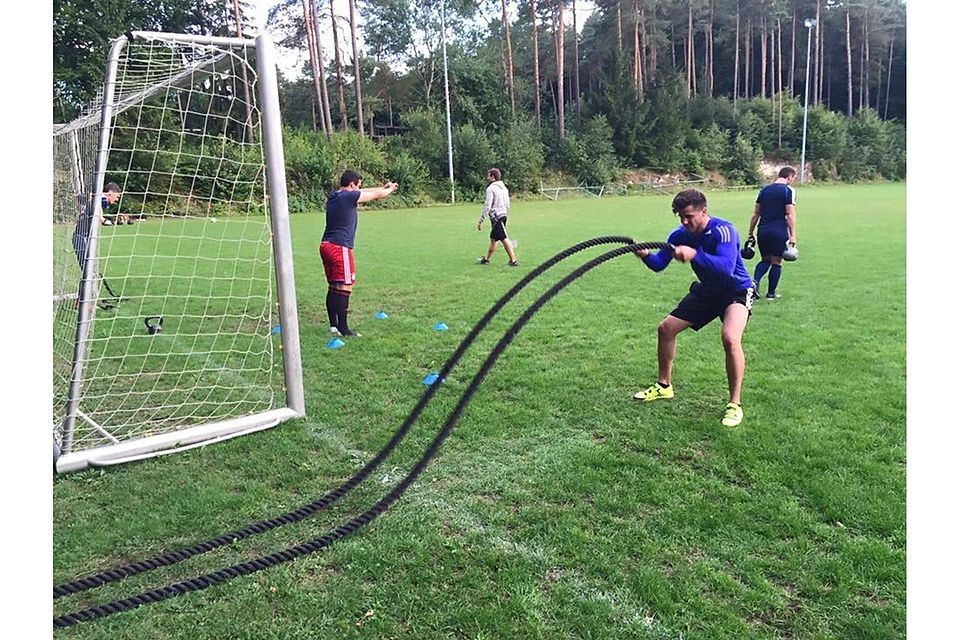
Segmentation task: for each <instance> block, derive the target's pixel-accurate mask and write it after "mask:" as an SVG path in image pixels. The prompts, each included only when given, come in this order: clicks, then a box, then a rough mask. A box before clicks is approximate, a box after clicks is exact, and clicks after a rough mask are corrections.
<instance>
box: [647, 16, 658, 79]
mask: <svg viewBox="0 0 960 640" xmlns="http://www.w3.org/2000/svg"><path fill="white" fill-rule="evenodd" d="M652 9H653V11H652V12H651V14H650V40H649V51H650V64H649V65H648V66H647V77H648V78H651V79H653V78H655V77H656V75H657V6H656V5H654V6H653V7H652ZM644 23H646V21H644Z"/></svg>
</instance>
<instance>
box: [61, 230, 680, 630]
mask: <svg viewBox="0 0 960 640" xmlns="http://www.w3.org/2000/svg"><path fill="white" fill-rule="evenodd" d="M668 246H669V245H667V244H666V243H663V242H642V243H634V244H630V245H627V246H624V247H619V248H617V249H614V250H612V251H609V252H607V253H604V254H603V255H601V256H598V257H596V258H594V259H593V260H590V261H589V262H586V263H585V264H583V265H581V266H580V267H579V268H578V269H576V270H575V271H573V272H571V273H570V274H568V275H567V276H566V277H565V278H563V279H562V280H561V281H560V282H558V283H557V284H555V285H554V286H553V287H551V288H550V289H549V290H548V291H547V292H546V293H544V294H543V295H542V296H540V297H539V298H538V299H537V300H536V301H535V302H534V303H533V304H531V305H530V307H528V308H527V310H526V311H525V312H524V313H523V315H522V316H521V317H520V318H519V319H518V320H517V321H516V322H514V323H513V325H511V326H510V328H509V329H508V330H507V331H506V333H504V335H503V337H502V338H501V339H500V341H499V342H498V343H497V345H496V346H495V347H494V348H493V350H492V351H491V352H490V355H489V356H487V359H486V360H485V361H484V362H483V364H482V365H481V367H480V370H479V371H478V372H477V373H476V375H474V377H473V379H472V380H471V381H470V385H469V386H468V387H467V389H466V390H465V391H464V393H463V395H462V396H461V397H460V401H459V402H458V403H457V406H456V407H455V408H454V410H453V411H452V412H451V413H450V416H449V417H448V418H447V421H446V423H444V425H443V428H442V429H441V430H440V431H439V432H438V433H437V435H436V436H435V437H434V439H433V441H432V442H431V443H430V447H429V448H428V449H427V451H426V453H424V455H423V457H421V458H420V460H419V461H418V462H417V463H416V465H414V467H413V468H412V469H411V470H410V471H409V472H408V473H407V475H406V476H405V477H404V478H403V479H402V480H401V481H400V482H399V483H397V485H396V486H395V487H394V488H393V489H392V490H391V491H390V493H388V494H387V495H386V496H385V497H383V498H382V499H381V500H380V501H379V502H377V503H376V504H375V505H373V506H372V507H371V508H370V509H368V510H367V511H365V512H364V513H362V514H360V515H358V516H356V517H354V518H353V519H351V520H349V521H348V522H347V523H346V524H344V525H341V526H339V527H337V528H336V529H334V530H333V531H331V532H329V533H327V534H326V535H323V536H321V537H319V538H315V539H313V540H309V541H307V542H304V543H301V544H298V545H296V546H293V547H290V548H288V549H285V550H283V551H278V552H276V553H272V554H270V555H266V556H262V557H260V558H256V559H254V560H250V561H247V562H242V563H240V564H236V565H233V566H231V567H227V568H225V569H220V570H218V571H214V572H212V573H208V574H205V575H201V576H197V577H195V578H191V579H189V580H184V581H182V582H177V583H174V584H170V585H167V586H165V587H160V588H158V589H152V590H150V591H145V592H143V593H140V594H138V595H135V596H133V597H130V598H123V599H121V600H115V601H113V602H109V603H107V604H103V605H97V606H94V607H90V608H88V609H82V610H80V611H75V612H73V613H69V614H66V615H63V616H60V617H56V618H54V619H53V626H54V628H55V629H56V628H63V627H69V626H72V625H74V624H77V623H78V622H84V621H87V620H95V619H97V618H102V617H105V616H108V615H110V614H113V613H119V612H121V611H129V610H131V609H135V608H137V607H140V606H142V605H145V604H150V603H153V602H160V601H162V600H167V599H169V598H173V597H176V596H180V595H184V594H186V593H190V592H192V591H200V590H202V589H207V588H209V587H212V586H215V585H218V584H221V583H223V582H226V581H227V580H230V579H232V578H236V577H239V576H244V575H249V574H251V573H256V572H258V571H262V570H263V569H267V568H270V567H273V566H275V565H277V564H281V563H283V562H289V561H290V560H294V559H296V558H299V557H302V556H305V555H308V554H311V553H315V552H317V551H319V550H321V549H323V548H325V547H328V546H330V545H331V544H332V543H334V542H336V541H337V540H340V539H341V538H345V537H346V536H348V535H350V534H351V533H354V532H355V531H357V530H358V529H360V528H362V527H363V526H365V525H366V524H368V523H370V522H371V521H372V520H373V519H374V518H376V517H377V516H379V515H380V514H381V513H383V512H384V511H386V510H387V509H388V508H389V507H390V505H392V504H393V503H394V502H396V501H397V500H398V499H399V498H400V496H401V495H403V493H404V492H405V491H406V490H407V489H408V488H409V487H410V485H411V484H413V482H414V481H415V480H416V479H417V478H418V477H419V476H420V474H421V473H423V471H424V469H426V467H427V465H428V464H429V463H430V461H431V460H432V459H433V457H434V456H435V455H436V454H437V452H438V451H439V449H440V447H441V446H442V445H443V443H444V441H445V440H446V439H447V437H448V436H449V435H450V433H451V432H452V431H453V428H454V426H456V424H457V422H458V421H459V420H460V416H461V414H462V413H463V410H464V409H465V408H466V406H467V405H468V404H469V403H470V401H471V400H472V399H473V395H474V394H475V393H476V391H477V388H478V387H479V386H480V383H482V382H483V380H484V378H486V376H487V373H489V371H490V369H492V368H493V365H494V364H495V363H496V362H497V360H498V359H499V358H500V355H501V354H502V353H503V351H504V350H505V349H506V347H507V346H508V345H509V344H510V343H511V342H512V341H513V339H514V337H516V335H517V333H518V332H519V331H520V329H521V328H523V326H524V325H525V324H526V323H527V322H528V321H529V320H530V318H532V317H533V315H534V314H535V313H536V312H537V311H538V310H539V309H540V308H541V307H543V305H545V304H546V303H547V302H549V301H550V299H552V298H553V297H554V296H555V295H556V294H557V293H559V292H560V291H561V290H563V289H564V288H565V287H567V286H568V285H570V283H572V282H573V281H574V280H576V279H578V278H580V277H581V276H582V275H584V274H585V273H587V272H588V271H590V270H591V269H594V268H595V267H597V266H599V265H601V264H603V263H604V262H607V261H608V260H612V259H613V258H616V257H619V256H622V255H625V254H628V253H633V252H635V251H639V250H641V249H663V248H666V247H668Z"/></svg>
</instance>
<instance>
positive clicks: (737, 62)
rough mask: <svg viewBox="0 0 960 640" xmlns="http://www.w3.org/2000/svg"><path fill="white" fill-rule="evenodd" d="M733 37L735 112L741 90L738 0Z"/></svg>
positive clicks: (738, 1)
mask: <svg viewBox="0 0 960 640" xmlns="http://www.w3.org/2000/svg"><path fill="white" fill-rule="evenodd" d="M736 25H737V26H736V31H735V32H734V36H733V42H734V46H733V110H734V111H736V110H737V91H738V90H739V89H740V84H739V82H740V0H737V22H736Z"/></svg>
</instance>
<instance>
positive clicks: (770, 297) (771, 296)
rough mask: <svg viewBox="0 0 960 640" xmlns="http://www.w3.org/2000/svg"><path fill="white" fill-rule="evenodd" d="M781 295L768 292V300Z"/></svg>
mask: <svg viewBox="0 0 960 640" xmlns="http://www.w3.org/2000/svg"><path fill="white" fill-rule="evenodd" d="M779 297H780V294H779V293H768V294H767V300H776V299H777V298H779Z"/></svg>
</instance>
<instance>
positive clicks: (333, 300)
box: [327, 288, 340, 327]
mask: <svg viewBox="0 0 960 640" xmlns="http://www.w3.org/2000/svg"><path fill="white" fill-rule="evenodd" d="M339 297H340V296H339V295H337V293H336V289H332V288H331V289H327V317H328V318H329V319H330V326H331V327H335V326H337V309H339V307H338V306H337V305H338V303H337V298H339Z"/></svg>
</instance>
